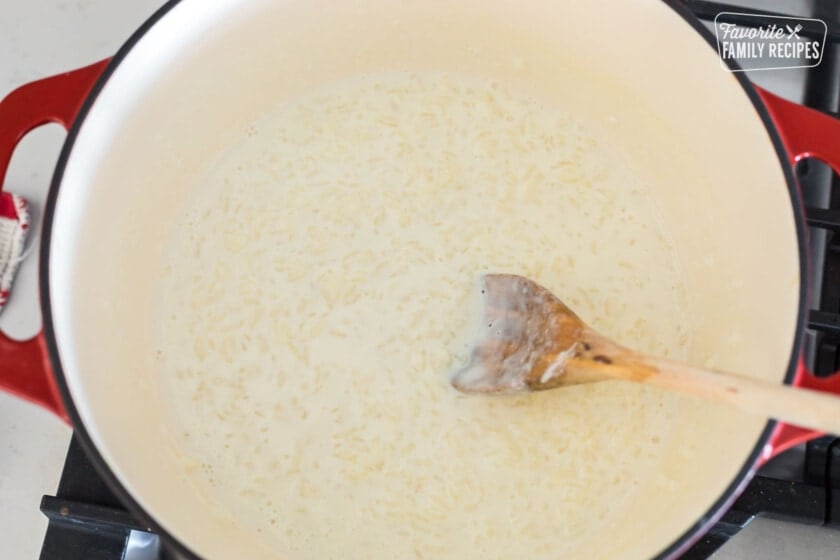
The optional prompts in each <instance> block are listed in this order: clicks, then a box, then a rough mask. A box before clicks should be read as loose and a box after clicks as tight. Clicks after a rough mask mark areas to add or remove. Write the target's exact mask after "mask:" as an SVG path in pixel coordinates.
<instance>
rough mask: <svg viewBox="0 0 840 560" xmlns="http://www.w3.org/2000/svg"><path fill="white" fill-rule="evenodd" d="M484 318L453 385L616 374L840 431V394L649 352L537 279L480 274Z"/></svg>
mask: <svg viewBox="0 0 840 560" xmlns="http://www.w3.org/2000/svg"><path fill="white" fill-rule="evenodd" d="M482 293H483V294H484V303H485V308H484V322H483V324H482V333H480V336H479V340H478V341H477V342H476V344H475V346H474V347H473V350H472V355H471V359H470V363H469V364H468V365H467V366H466V367H465V368H463V369H462V370H460V371H457V372H456V373H455V374H454V375H453V376H452V379H451V382H452V385H453V386H454V387H455V388H456V389H458V390H459V391H462V392H465V393H485V394H506V393H517V392H524V391H544V390H546V389H554V388H555V387H562V386H566V385H575V384H579V383H594V382H597V381H606V380H610V379H620V380H625V381H634V382H637V383H644V384H647V385H654V386H657V387H663V388H665V389H669V390H672V391H677V392H680V393H684V394H688V395H694V396H698V397H704V398H707V399H712V400H716V401H720V402H725V403H728V404H731V405H734V406H737V407H738V408H741V409H743V410H746V411H748V412H751V413H753V414H757V415H759V416H762V417H765V418H767V417H770V418H775V419H777V420H782V421H784V422H787V423H790V424H795V425H797V426H801V427H806V428H812V429H817V430H821V431H825V432H829V433H833V434H840V398H838V397H835V396H830V395H828V394H825V393H820V392H817V391H811V390H808V389H796V388H793V387H790V386H787V385H776V384H773V383H768V382H765V381H760V380H757V379H752V378H747V377H741V376H738V375H733V374H728V373H722V372H719V371H712V370H709V369H704V368H700V367H695V366H691V365H688V364H683V363H679V362H674V361H671V360H665V359H661V358H654V357H651V356H646V355H644V354H642V353H640V352H636V351H634V350H630V349H628V348H625V347H623V346H620V345H619V344H617V343H615V342H613V341H612V340H610V339H609V338H606V337H605V336H603V335H601V334H598V333H597V332H596V331H594V330H593V329H592V328H590V327H589V326H588V325H586V323H584V322H583V321H581V320H580V318H578V316H577V315H575V314H574V312H572V310H571V309H569V308H568V307H566V306H565V305H564V304H563V302H562V301H560V300H559V299H557V297H555V296H554V294H552V293H551V292H549V291H548V290H546V289H545V288H543V287H542V286H540V285H539V284H537V283H536V282H534V281H532V280H529V279H528V278H524V277H522V276H516V275H513V274H490V275H486V276H484V277H483V278H482Z"/></svg>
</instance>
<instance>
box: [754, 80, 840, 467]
mask: <svg viewBox="0 0 840 560" xmlns="http://www.w3.org/2000/svg"><path fill="white" fill-rule="evenodd" d="M755 89H756V92H757V93H758V96H759V97H760V98H761V100H762V101H763V102H764V106H765V107H767V111H768V112H769V113H770V118H771V119H772V120H773V123H774V124H775V125H776V129H777V130H778V131H779V136H780V137H781V139H782V144H784V147H785V151H786V152H787V154H788V158H789V159H790V164H791V165H795V164H796V163H797V162H798V161H800V160H802V159H805V158H809V157H813V158H817V159H819V160H822V161H824V162H825V163H826V164H828V165H829V166H830V167H831V168H832V169H833V170H834V172H835V173H837V174H840V120H838V119H835V118H832V117H830V116H828V115H825V114H823V113H821V112H819V111H815V110H814V109H810V108H808V107H803V106H802V105H798V104H796V103H793V102H791V101H788V100H786V99H782V98H781V97H779V96H777V95H773V94H772V93H770V92H768V91H766V90H764V89H761V88H760V87H757V86H756V88H755ZM793 385H795V386H797V387H804V388H806V389H814V390H817V391H823V392H826V393H834V394H836V395H840V372H836V373H834V374H833V375H830V376H828V377H817V376H815V375H814V374H813V373H811V372H809V371H808V369H807V367H806V366H805V362H804V361H803V359H802V358H801V357H800V358H799V363H798V366H797V370H796V375H795V376H794V380H793ZM838 414H840V406H838ZM821 435H823V434H822V433H820V432H815V431H812V430H806V429H804V428H799V427H797V426H791V425H788V424H784V423H781V422H780V423H779V424H777V425H776V427H775V429H774V431H773V435H772V436H771V437H770V442H769V443H768V445H767V447H766V448H765V449H764V452H763V454H762V457H761V459H760V462H761V463H764V462H766V461H767V460H769V459H770V458H771V457H774V456H775V455H778V454H779V453H781V452H783V451H785V450H787V449H790V448H791V447H793V446H795V445H798V444H800V443H803V442H806V441H808V440H810V439H814V438H815V437H819V436H821ZM837 435H840V434H837Z"/></svg>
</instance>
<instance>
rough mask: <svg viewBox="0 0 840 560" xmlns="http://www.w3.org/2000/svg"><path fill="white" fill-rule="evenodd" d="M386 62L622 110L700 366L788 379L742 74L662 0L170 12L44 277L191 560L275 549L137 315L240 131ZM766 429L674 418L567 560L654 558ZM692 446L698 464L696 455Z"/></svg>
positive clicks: (783, 273)
mask: <svg viewBox="0 0 840 560" xmlns="http://www.w3.org/2000/svg"><path fill="white" fill-rule="evenodd" d="M523 65H524V66H523ZM517 67H519V70H518V71H515V70H516V68H517ZM394 68H400V69H405V68H407V69H417V70H450V71H453V72H468V73H470V74H472V75H478V76H481V77H491V78H496V79H500V80H517V81H519V82H520V83H522V84H523V86H527V87H529V88H532V89H534V90H539V91H541V92H544V93H546V94H548V95H552V96H555V97H556V99H557V100H558V102H559V103H563V104H566V105H567V106H568V107H569V108H570V109H573V110H574V111H576V112H578V113H579V114H581V115H584V116H586V117H591V118H592V120H593V121H595V122H603V121H604V120H605V118H606V116H607V115H617V116H618V124H617V125H615V126H611V127H610V128H609V132H606V131H605V132H604V133H605V134H607V133H608V134H610V135H612V137H613V139H614V141H615V143H616V144H618V145H621V146H623V147H624V153H625V155H626V157H627V159H628V160H629V161H630V162H631V164H632V165H633V166H634V167H636V168H637V169H638V170H639V173H640V174H641V175H642V176H643V177H645V178H647V179H648V182H649V183H650V184H651V185H652V188H653V189H654V191H655V193H656V197H657V200H658V201H659V204H660V205H661V208H662V210H663V212H662V213H663V215H664V221H665V224H664V227H665V228H666V230H668V231H669V232H670V234H671V235H672V237H673V239H674V241H675V244H676V246H677V248H678V251H679V253H680V254H681V257H682V262H681V266H682V267H683V269H684V271H685V275H686V281H687V283H688V292H689V293H690V294H691V297H692V298H693V300H694V308H695V309H697V310H701V311H699V312H697V313H696V316H694V317H692V323H693V324H692V327H693V332H694V336H695V340H694V344H693V347H692V359H693V360H694V361H696V362H698V363H707V364H713V365H716V366H718V367H721V368H726V369H729V370H733V371H738V372H743V373H744V374H746V375H752V376H756V377H762V378H765V379H768V380H772V381H780V380H781V379H782V377H783V375H784V373H785V370H786V367H787V364H788V361H789V358H790V349H791V345H792V342H793V337H794V331H795V322H796V314H797V303H798V290H799V282H800V278H799V275H798V270H799V264H798V263H799V260H798V258H799V257H798V254H797V243H796V231H795V224H794V218H793V213H792V210H791V204H790V200H789V195H788V191H787V188H786V185H785V181H784V176H783V173H782V169H781V167H780V164H779V161H778V159H777V157H776V154H775V152H774V150H773V146H772V144H771V141H770V138H769V136H768V134H767V132H766V130H765V129H764V127H763V125H762V123H761V121H760V119H759V117H758V115H757V113H756V112H755V109H754V108H753V106H752V105H751V103H750V102H749V100H748V98H747V96H746V95H745V94H744V92H743V91H742V90H741V88H740V86H739V85H738V83H737V82H736V80H735V78H734V77H733V76H732V75H731V74H729V73H727V72H726V71H724V70H722V68H721V65H720V63H719V61H718V60H717V57H716V53H715V51H714V50H713V49H712V48H710V47H709V46H708V45H707V44H706V43H705V41H704V39H703V38H701V37H700V36H699V35H698V34H697V32H696V31H695V30H693V29H692V28H691V26H690V25H689V24H687V23H686V22H685V21H683V19H682V18H681V17H680V16H679V15H677V14H676V13H675V12H673V11H672V10H671V9H670V8H668V7H667V6H666V5H665V4H664V3H662V2H660V1H659V0H633V1H630V2H620V3H618V2H609V1H607V0H601V1H595V2H576V3H572V2H555V1H550V0H545V1H538V0H534V1H531V2H527V3H523V2H517V1H515V0H462V1H458V2H451V1H448V0H423V1H420V0H418V1H411V2H395V1H389V0H362V1H335V0H307V1H300V0H298V1H293V0H248V1H245V0H202V1H199V0H184V1H182V2H181V3H180V4H178V5H177V6H176V7H175V8H174V9H172V10H171V11H170V12H169V13H168V14H167V15H166V16H165V17H164V18H163V19H162V20H161V21H159V22H158V23H157V24H155V25H154V26H153V27H152V28H151V30H150V31H149V32H148V33H147V34H146V35H145V36H144V37H143V38H142V39H141V40H140V41H139V43H138V44H137V45H136V46H135V47H134V48H133V49H132V50H131V52H130V53H129V55H128V56H127V57H126V58H125V60H124V61H123V62H122V63H121V64H120V66H119V67H118V68H117V70H116V72H115V73H114V75H113V76H112V77H111V79H110V80H109V81H108V83H107V85H106V86H105V88H104V90H103V91H102V93H101V94H100V96H99V98H98V99H97V101H96V103H95V104H94V106H93V108H92V110H91V112H90V114H89V115H88V117H87V119H86V120H85V122H84V125H83V126H82V129H81V131H80V134H79V136H78V138H77V140H76V143H75V145H74V147H73V150H72V153H71V155H70V158H69V162H68V164H67V168H66V172H65V175H64V178H63V181H62V185H61V190H60V193H59V200H58V204H57V209H56V215H55V222H54V229H53V235H52V239H51V243H52V256H51V261H50V263H49V266H50V280H51V285H50V293H51V298H52V305H53V307H52V310H53V319H54V327H55V332H56V337H57V342H58V346H59V351H60V356H61V361H62V365H63V368H64V373H65V375H66V377H67V381H68V384H69V386H70V390H71V393H72V396H73V399H74V401H75V403H76V405H77V407H78V410H79V413H80V415H81V417H82V419H83V421H84V424H85V426H86V428H87V430H88V431H89V432H90V434H91V437H92V438H93V440H94V441H95V443H96V444H97V446H98V447H99V449H100V450H101V452H102V454H103V456H104V457H105V460H106V461H107V463H108V465H109V466H110V467H111V469H112V470H113V471H114V472H115V473H116V474H117V476H118V477H119V479H120V480H121V482H122V483H123V484H124V485H125V486H126V488H127V489H128V490H129V491H130V492H131V493H132V494H133V495H134V496H135V498H136V499H137V500H138V501H139V503H140V504H141V505H142V506H143V507H144V508H146V510H147V511H148V512H150V513H151V514H152V515H153V516H154V517H155V519H157V520H158V521H159V522H160V523H161V524H162V525H163V526H164V527H165V528H166V529H167V530H169V531H170V532H171V533H173V534H175V535H177V537H178V538H179V539H180V540H182V542H184V543H185V544H186V545H187V546H188V547H189V548H191V549H192V550H194V551H196V552H198V553H200V554H201V555H202V556H204V557H207V558H214V559H215V558H250V559H255V560H256V559H260V558H271V557H272V556H271V551H270V550H268V549H267V548H265V547H264V546H263V545H262V544H261V543H260V540H259V538H257V535H254V534H252V533H250V532H249V531H247V530H246V529H245V528H243V527H241V526H239V525H238V524H237V523H236V521H235V520H233V519H230V518H229V517H228V516H226V514H225V513H224V511H223V510H222V509H221V508H218V507H217V506H216V505H215V504H213V503H212V499H209V498H207V497H206V494H205V493H204V492H203V489H202V487H201V486H200V484H198V483H195V482H194V481H192V480H191V479H190V476H189V474H188V473H186V472H185V471H184V469H183V468H182V466H181V463H179V462H178V460H177V459H178V456H179V451H178V449H177V446H176V445H175V444H174V443H173V442H174V439H173V438H171V437H170V435H169V427H168V426H167V425H166V422H165V421H164V420H163V418H164V417H165V415H164V412H163V409H162V403H161V399H160V398H159V395H158V387H157V384H156V383H155V382H154V378H155V373H154V371H153V367H152V365H151V360H152V342H151V332H150V331H151V325H150V323H149V319H150V316H151V315H150V314H149V313H148V309H149V308H150V307H151V304H152V300H153V298H154V297H155V294H154V293H152V287H153V285H154V282H153V280H154V277H153V276H154V273H155V270H156V265H155V263H156V262H157V260H158V259H159V256H160V254H161V251H162V249H163V247H164V246H165V244H166V242H167V239H166V235H165V232H166V231H167V230H168V229H169V227H168V224H170V223H171V221H172V220H174V219H175V215H176V214H175V213H176V211H177V209H178V208H179V206H180V203H181V201H182V200H183V199H184V197H185V196H186V195H187V193H188V191H189V189H190V188H192V187H193V186H194V184H195V180H196V178H197V177H198V176H200V175H201V173H202V172H203V171H204V169H205V166H206V163H207V162H208V161H209V160H210V159H212V158H213V157H215V156H216V155H217V154H218V153H219V152H220V150H223V149H225V147H226V145H227V144H228V143H229V140H230V138H231V137H232V136H233V135H235V134H236V133H237V132H238V131H239V130H241V128H242V127H243V126H245V124H246V123H248V122H249V121H251V120H252V119H254V118H255V117H257V116H258V115H260V114H261V113H263V112H264V111H266V110H267V109H269V108H271V107H273V106H275V105H276V104H277V103H278V102H281V101H282V100H284V99H286V98H288V97H290V96H292V95H295V94H296V93H297V92H301V91H305V90H306V89H307V88H309V87H312V86H313V85H316V84H322V83H325V82H329V81H332V80H335V79H338V78H341V77H344V76H350V75H355V74H359V73H364V72H371V71H378V70H387V69H394ZM605 130H606V129H605ZM255 233H258V232H255ZM620 242H621V240H620V239H617V240H616V243H620ZM763 427H764V421H763V420H761V419H756V418H752V417H748V416H745V415H743V414H741V413H738V412H735V411H732V410H728V409H726V408H723V407H720V408H719V409H715V413H714V414H709V412H708V409H707V408H702V409H701V408H700V407H697V408H696V409H695V408H693V407H687V408H686V409H685V410H684V411H683V414H682V415H681V417H680V418H679V419H678V420H677V421H676V424H675V426H674V430H675V432H676V434H677V435H676V436H675V437H673V438H672V441H673V442H674V448H673V450H672V451H673V452H672V453H670V454H669V456H668V460H667V461H665V462H664V463H663V464H662V465H661V469H660V472H661V476H659V477H656V478H655V479H652V480H648V481H640V484H641V489H640V491H639V492H640V498H639V499H635V500H631V501H629V502H628V503H629V505H628V507H627V509H626V511H625V512H624V513H623V515H622V516H621V519H619V520H618V521H617V522H616V523H614V524H612V525H611V526H610V527H608V528H607V529H608V531H609V533H608V534H606V535H602V536H601V537H600V538H599V539H598V541H597V542H590V543H582V545H581V549H580V550H578V551H577V552H576V554H574V555H572V556H571V557H574V558H592V559H595V558H605V559H607V558H623V559H627V560H631V559H634V558H647V557H651V556H652V555H655V554H656V553H657V552H659V551H661V550H662V549H663V548H664V547H666V546H668V545H669V544H671V543H672V542H673V541H674V540H675V539H676V538H678V537H679V536H680V535H681V534H682V533H683V532H684V531H685V530H686V529H688V528H689V526H690V525H692V524H694V523H696V522H697V521H698V520H699V519H700V518H701V517H703V515H704V514H705V513H706V511H707V510H708V509H709V508H710V506H711V505H712V504H713V502H714V501H715V500H717V499H718V498H719V497H720V496H721V494H722V493H723V492H724V491H725V489H726V488H727V487H728V486H729V485H730V484H731V483H732V481H733V479H734V478H735V477H736V475H737V473H738V472H739V470H740V469H741V468H742V466H743V465H744V462H745V461H746V459H747V456H748V454H749V453H750V452H751V451H752V449H753V447H754V445H755V442H756V439H757V437H758V436H759V434H760V432H761V430H762V429H763ZM686 447H691V448H695V449H698V450H700V451H701V454H700V456H701V457H702V458H703V459H702V460H701V461H700V462H699V463H698V462H697V461H693V462H691V463H690V464H689V463H688V461H687V460H686V455H685V454H683V453H681V452H680V449H681V448H686ZM604 453H609V454H619V453H622V442H621V441H616V442H615V445H614V447H613V448H612V449H605V450H604ZM662 485H669V486H673V485H677V486H678V487H680V488H682V489H683V490H682V492H678V493H663V492H659V491H658V489H659V488H662ZM667 496H671V497H667ZM673 496H677V497H673Z"/></svg>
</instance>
